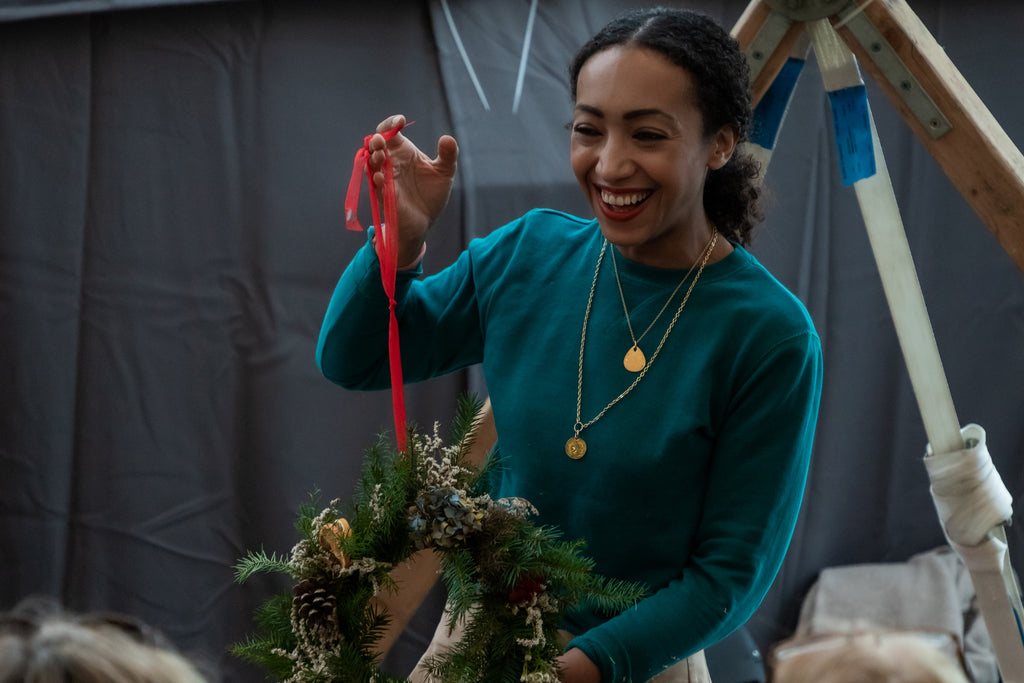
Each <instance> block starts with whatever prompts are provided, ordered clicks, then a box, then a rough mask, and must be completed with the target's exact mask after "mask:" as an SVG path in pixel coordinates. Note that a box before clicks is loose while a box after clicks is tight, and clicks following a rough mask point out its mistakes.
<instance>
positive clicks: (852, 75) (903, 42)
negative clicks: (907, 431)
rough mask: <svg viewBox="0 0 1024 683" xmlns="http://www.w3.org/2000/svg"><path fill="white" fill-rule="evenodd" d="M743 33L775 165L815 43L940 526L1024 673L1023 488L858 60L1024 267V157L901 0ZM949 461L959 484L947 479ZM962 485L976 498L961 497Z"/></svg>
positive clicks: (767, 8) (766, 5)
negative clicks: (956, 340)
mask: <svg viewBox="0 0 1024 683" xmlns="http://www.w3.org/2000/svg"><path fill="white" fill-rule="evenodd" d="M733 35H734V37H735V38H736V39H737V40H738V41H739V43H740V46H741V47H742V48H743V50H744V52H745V54H746V56H747V62H748V64H749V66H750V71H751V92H752V96H753V99H754V102H755V104H756V106H757V109H756V112H755V125H754V134H753V136H752V143H751V144H750V145H749V148H748V150H747V151H749V152H750V153H751V154H752V155H754V156H755V157H757V158H758V159H760V160H761V161H762V164H763V165H765V166H766V165H767V163H768V162H769V161H770V159H771V150H772V148H773V147H774V141H775V137H776V134H777V132H778V129H779V127H780V126H781V124H782V121H783V119H784V117H785V112H786V109H787V107H788V104H789V99H790V97H791V95H792V92H793V88H794V86H795V84H796V80H797V77H798V75H799V72H800V68H801V66H802V64H803V61H804V59H805V57H806V56H807V54H808V51H809V49H810V48H811V47H812V46H813V49H814V53H815V57H816V59H817V61H818V64H819V66H820V68H821V74H822V80H823V82H824V86H825V90H826V92H827V93H828V97H829V101H830V104H831V106H832V113H833V122H834V125H835V132H836V142H837V146H838V150H839V164H840V171H841V175H842V178H843V184H844V185H852V186H853V188H854V190H855V192H856V194H857V200H858V203H859V205H860V209H861V213H862V215H863V218H864V223H865V226H866V228H867V232H868V237H869V240H870V242H871V247H872V251H873V253H874V256H875V261H876V263H877V265H878V270H879V274H880V276H881V279H882V285H883V287H884V289H885V293H886V299H887V301H888V304H889V308H890V310H891V312H892V318H893V322H894V324H895V327H896V333H897V337H898V338H899V342H900V347H901V349H902V352H903V357H904V360H905V362H906V365H907V369H908V372H909V375H910V380H911V384H912V386H913V389H914V395H915V398H916V400H917V403H918V407H919V409H920V411H921V416H922V420H923V422H924V427H925V432H926V434H927V436H928V440H929V445H928V448H927V449H926V450H927V453H928V455H927V457H926V458H925V465H926V467H927V468H928V470H929V476H930V477H931V481H932V495H933V498H934V499H935V501H936V509H937V511H938V513H939V518H940V521H941V522H942V525H943V531H944V533H945V534H946V538H947V540H949V542H950V545H951V546H953V547H954V548H955V549H956V550H957V551H958V552H959V553H960V555H961V557H962V558H963V559H964V561H965V564H966V565H967V568H968V570H969V571H970V573H971V578H972V581H973V583H974V587H975V592H976V593H977V596H978V601H979V604H980V606H981V609H982V614H983V616H984V618H985V621H986V625H987V626H988V629H989V633H990V634H991V636H992V641H993V648H994V650H995V654H996V658H997V659H998V661H999V667H1000V671H1001V674H1002V677H1003V680H1004V681H1006V682H1007V683H1024V631H1022V627H1021V624H1022V622H1024V606H1022V604H1021V598H1020V587H1019V584H1018V583H1017V580H1016V576H1015V574H1014V572H1013V569H1012V567H1011V566H1010V562H1009V553H1008V548H1007V545H1006V535H1005V533H1004V530H1003V524H1004V523H1005V522H1006V521H1008V520H1009V518H1010V515H1011V514H1012V507H1011V503H1012V496H1010V494H1009V492H1008V491H1007V490H1006V487H1005V486H1003V484H1002V481H1001V480H999V476H998V473H996V472H995V470H994V468H993V466H992V464H991V458H990V457H989V455H988V451H987V449H986V448H985V444H984V430H982V429H981V428H980V427H978V426H977V425H970V426H968V427H965V428H964V429H961V427H960V423H959V421H958V419H957V416H956V411H955V409H954V407H953V401H952V397H951V396H950V391H949V386H948V384H947V382H946V377H945V373H944V371H943V369H942V362H941V359H940V358H939V354H938V348H937V346H936V343H935V337H934V334H933V332H932V328H931V322H930V320H929V318H928V313H927V309H926V307H925V303H924V298H923V295H922V293H921V287H920V284H919V282H918V280H917V273H916V270H915V268H914V263H913V259H912V257H911V254H910V248H909V244H908V242H907V238H906V234H905V232H904V230H903V224H902V220H901V218H900V215H899V208H898V206H897V205H896V199H895V195H894V194H893V191H892V184H891V182H890V179H889V174H888V171H887V169H886V166H885V160H884V156H883V154H882V148H881V145H880V143H879V141H878V136H877V133H876V131H875V128H874V122H873V120H872V118H871V112H870V107H869V105H868V102H867V95H866V91H865V88H864V83H863V81H862V79H861V74H860V68H863V69H864V71H865V72H866V73H867V74H868V75H869V76H871V78H872V79H873V80H874V81H875V82H876V83H877V84H878V85H879V87H880V88H881V89H882V90H883V91H884V92H885V94H886V96H887V97H888V99H889V100H890V102H891V103H892V104H893V105H894V106H895V107H896V109H897V110H898V111H899V113H900V114H901V116H902V117H903V119H904V121H905V122H906V123H907V125H908V126H910V128H911V129H912V130H913V131H914V133H915V134H916V135H917V137H918V138H919V139H920V140H921V142H922V143H923V144H924V145H925V147H927V148H928V150H929V152H930V153H931V155H932V156H933V157H934V158H935V160H936V161H937V162H938V163H939V165H940V167H941V168H942V169H943V171H944V172H945V174H946V175H947V176H948V177H949V178H950V180H951V181H952V182H953V184H954V185H955V186H956V188H957V189H958V190H959V192H960V193H961V194H962V195H963V196H964V198H965V199H966V200H967V201H968V203H969V204H970V205H971V206H972V207H973V208H974V210H975V211H976V212H977V213H978V215H979V216H980V217H981V219H982V220H983V221H984V223H985V224H986V225H987V226H988V228H989V229H990V230H991V231H992V233H993V235H994V236H995V237H996V239H997V240H998V241H999V243H1000V244H1001V245H1002V247H1003V248H1004V249H1005V250H1006V252H1007V253H1008V254H1009V255H1010V257H1011V258H1012V259H1013V260H1014V262H1015V263H1016V264H1017V266H1018V268H1020V269H1021V270H1024V155H1022V154H1021V152H1020V150H1018V149H1017V148H1016V146H1015V145H1014V144H1013V142H1012V141H1011V140H1010V138H1009V137H1008V136H1007V135H1006V133H1005V132H1004V131H1003V129H1002V128H1001V127H1000V126H999V124H998V123H997V122H996V121H995V119H994V117H993V116H992V114H991V113H990V112H989V111H988V109H987V108H986V107H985V105H984V104H983V103H982V102H981V100H980V98H978V96H977V95H976V94H975V92H974V91H973V89H971V87H970V85H969V84H968V83H967V81H966V80H965V79H964V78H963V76H962V75H961V74H960V72H959V71H958V70H957V69H956V67H955V66H954V65H953V63H952V62H951V61H950V60H949V58H948V57H947V56H946V54H945V52H944V51H943V50H942V48H941V47H940V46H939V45H938V44H937V43H936V41H935V39H934V38H933V37H932V35H931V33H930V32H929V31H928V30H927V29H926V28H925V26H924V25H923V24H922V23H921V21H920V20H919V19H918V17H917V16H916V15H915V14H914V12H913V11H912V10H911V9H910V7H909V6H908V5H907V3H906V2H905V1H904V0H753V1H752V2H751V3H750V4H749V5H748V6H747V9H746V11H745V12H744V13H743V15H742V16H741V17H740V19H739V21H738V22H737V24H736V26H735V27H734V29H733ZM859 67H860V68H859ZM940 462H941V465H940V464H939V463H940ZM943 469H945V470H947V472H946V473H943V474H940V473H939V471H940V470H943ZM952 470H957V472H956V473H955V474H953V475H952V476H953V477H955V478H956V482H955V484H954V485H952V486H950V485H949V481H950V480H948V479H943V478H942V477H945V476H946V474H948V473H949V472H950V471H952ZM965 473H966V474H965ZM965 477H966V479H965ZM971 477H977V479H976V480H972V479H971ZM965 481H966V483H967V485H966V486H965V485H964V484H965ZM947 489H951V490H953V493H949V492H948V491H947ZM965 489H969V494H970V496H973V498H972V499H971V500H962V499H959V498H958V497H957V496H959V495H960V494H959V493H957V492H962V491H963V490H965ZM954 494H956V495H954ZM961 504H963V505H965V506H967V505H970V506H971V507H970V509H971V510H978V512H977V513H972V515H974V517H975V518H974V520H972V522H970V523H967V524H964V523H963V520H962V515H958V514H957V513H958V509H957V508H958V506H959V505H961ZM965 509H966V508H965Z"/></svg>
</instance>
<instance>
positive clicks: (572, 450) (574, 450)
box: [565, 436, 587, 460]
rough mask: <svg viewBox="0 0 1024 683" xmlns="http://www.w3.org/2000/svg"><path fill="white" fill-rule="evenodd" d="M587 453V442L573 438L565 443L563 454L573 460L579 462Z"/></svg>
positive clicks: (576, 437)
mask: <svg viewBox="0 0 1024 683" xmlns="http://www.w3.org/2000/svg"><path fill="white" fill-rule="evenodd" d="M586 453H587V442H586V441H584V440H583V439H581V438H580V437H578V436H574V437H572V438H571V439H569V440H568V441H566V442H565V454H566V455H568V456H569V457H570V458H572V459H573V460H579V459H580V458H582V457H583V456H584V455H586Z"/></svg>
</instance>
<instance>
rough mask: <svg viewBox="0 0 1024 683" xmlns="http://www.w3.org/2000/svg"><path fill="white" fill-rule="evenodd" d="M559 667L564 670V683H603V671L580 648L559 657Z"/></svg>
mask: <svg viewBox="0 0 1024 683" xmlns="http://www.w3.org/2000/svg"><path fill="white" fill-rule="evenodd" d="M558 665H559V667H561V669H562V683H601V670H600V669H598V668H597V664H594V662H592V661H591V660H590V657H587V656H586V655H585V654H583V650H580V649H579V648H575V647H574V648H572V649H570V650H569V651H567V652H566V653H565V654H564V655H562V656H561V657H559V658H558Z"/></svg>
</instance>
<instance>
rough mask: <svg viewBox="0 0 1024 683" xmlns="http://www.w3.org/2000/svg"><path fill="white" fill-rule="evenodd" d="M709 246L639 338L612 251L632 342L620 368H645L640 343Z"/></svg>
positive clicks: (698, 256)
mask: <svg viewBox="0 0 1024 683" xmlns="http://www.w3.org/2000/svg"><path fill="white" fill-rule="evenodd" d="M717 238H718V231H717V230H715V231H714V232H713V233H712V235H711V239H712V240H716V239H717ZM710 244H711V242H708V244H706V245H704V249H703V250H701V253H700V254H698V255H697V258H695V259H694V260H693V264H692V265H691V266H690V269H689V270H687V271H686V275H684V276H683V279H682V280H680V281H679V284H678V285H676V288H675V289H673V290H672V294H670V295H669V297H668V300H667V301H665V305H664V306H662V307H661V310H660V311H658V315H656V316H654V320H652V321H651V324H650V325H648V326H647V329H646V330H644V331H643V334H641V335H640V336H639V337H637V336H636V335H635V334H634V333H633V323H632V321H630V319H629V308H628V307H627V306H626V295H625V294H623V293H622V282H621V281H620V280H619V267H618V265H616V262H615V250H614V249H612V269H613V270H614V271H615V284H616V285H618V287H619V298H620V299H621V300H622V312H623V313H625V314H626V327H627V328H629V337H630V339H632V340H633V346H631V347H630V348H629V351H626V355H625V357H623V359H622V366H623V367H624V368H626V369H627V370H629V371H630V372H640V371H641V370H643V369H644V368H645V367H647V357H646V356H644V352H643V351H641V350H640V342H641V341H642V340H643V338H644V337H646V336H647V333H648V332H650V331H651V328H653V327H654V323H656V322H658V320H659V319H660V318H661V314H662V313H664V312H665V309H666V308H668V305H669V304H670V303H672V299H675V298H676V294H677V293H678V292H679V290H680V288H682V286H683V283H684V282H686V280H687V278H689V277H690V273H692V272H693V269H694V268H696V267H697V264H698V263H700V260H701V257H703V256H704V254H705V252H707V251H708V246H709V245H710Z"/></svg>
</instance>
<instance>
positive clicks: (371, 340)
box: [316, 235, 483, 390]
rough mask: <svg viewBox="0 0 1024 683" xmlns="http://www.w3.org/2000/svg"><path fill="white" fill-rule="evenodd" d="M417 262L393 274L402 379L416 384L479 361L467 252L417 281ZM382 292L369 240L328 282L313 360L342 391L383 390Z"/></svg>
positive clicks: (386, 315)
mask: <svg viewBox="0 0 1024 683" xmlns="http://www.w3.org/2000/svg"><path fill="white" fill-rule="evenodd" d="M371 237H372V235H371ZM421 275H422V267H421V266H420V267H417V268H414V269H412V270H409V271H400V272H399V273H398V274H397V277H396V280H395V301H396V302H397V305H396V307H395V316H396V318H397V320H398V329H399V342H400V344H401V349H402V372H403V378H404V379H405V381H406V382H418V381H422V380H425V379H429V378H431V377H436V376H438V375H442V374H445V373H448V372H453V371H455V370H458V369H460V368H463V367H466V366H469V365H472V364H473V363H477V362H480V359H481V357H482V348H483V334H482V331H481V326H480V315H479V311H478V307H477V303H476V301H477V299H476V288H475V283H474V278H473V273H472V262H471V258H470V256H469V254H468V253H467V252H464V253H463V254H462V255H461V256H460V257H459V258H458V260H456V262H455V263H453V264H452V265H451V266H449V267H448V268H446V269H445V270H443V271H441V272H440V273H438V274H437V275H434V276H431V277H428V278H423V279H420V276H421ZM388 309H389V305H388V298H387V295H386V294H385V293H384V288H383V285H382V284H381V276H380V263H379V261H378V260H377V255H376V253H375V251H374V249H373V245H372V242H371V241H369V240H368V241H367V243H366V244H365V245H363V247H362V248H361V249H360V250H359V251H358V252H357V253H356V255H355V257H354V258H353V259H352V261H351V263H349V265H348V267H347V268H345V271H344V272H343V273H342V275H341V277H340V278H339V280H338V284H337V285H336V286H335V288H334V293H333V295H332V296H331V300H330V303H329V304H328V306H327V312H326V314H325V315H324V320H323V324H322V326H321V328H320V337H319V339H318V341H317V347H316V362H317V366H318V367H319V368H320V371H321V372H322V373H323V374H324V376H325V377H326V378H327V379H329V380H331V381H332V382H335V383H336V384H340V385H341V386H343V387H345V388H348V389H359V390H371V389H386V388H388V387H389V386H390V381H391V380H390V374H389V369H388V324H389V320H390V316H389V313H388Z"/></svg>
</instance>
